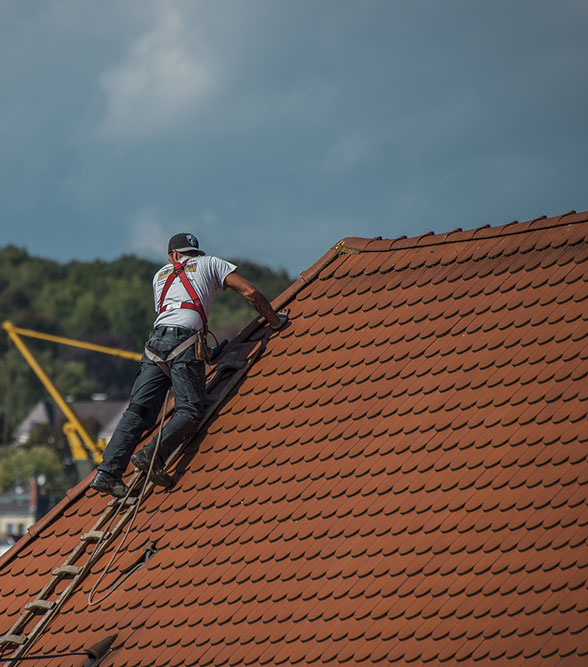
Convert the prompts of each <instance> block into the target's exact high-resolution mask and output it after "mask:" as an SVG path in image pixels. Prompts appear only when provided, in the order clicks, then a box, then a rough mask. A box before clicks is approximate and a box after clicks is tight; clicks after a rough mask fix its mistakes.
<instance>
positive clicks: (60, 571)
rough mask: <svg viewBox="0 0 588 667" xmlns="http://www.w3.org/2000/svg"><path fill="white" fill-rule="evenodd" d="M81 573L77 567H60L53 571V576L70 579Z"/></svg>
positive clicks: (80, 569)
mask: <svg viewBox="0 0 588 667" xmlns="http://www.w3.org/2000/svg"><path fill="white" fill-rule="evenodd" d="M81 571H82V568H81V567H78V566H77V565H62V566H61V567H58V568H57V569H55V570H53V576H55V577H59V576H62V577H63V576H65V575H67V576H70V577H75V576H76V574H79V573H80V572H81Z"/></svg>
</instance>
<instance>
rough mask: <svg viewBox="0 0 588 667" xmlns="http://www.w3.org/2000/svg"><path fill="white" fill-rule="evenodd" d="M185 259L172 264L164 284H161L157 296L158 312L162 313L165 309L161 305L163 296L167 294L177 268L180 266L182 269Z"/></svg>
mask: <svg viewBox="0 0 588 667" xmlns="http://www.w3.org/2000/svg"><path fill="white" fill-rule="evenodd" d="M187 261H188V260H186V261H185V262H183V263H182V264H179V263H178V264H174V268H173V269H172V270H171V271H170V272H169V275H168V277H167V279H166V281H165V285H164V286H163V289H162V290H161V296H160V297H159V312H160V313H162V312H163V310H165V308H164V306H163V302H164V301H165V297H166V296H167V293H168V292H169V288H170V287H171V285H172V283H173V281H174V280H175V279H176V278H177V277H178V271H179V268H180V267H182V270H183V266H184V264H185V263H186V262H187ZM162 308H163V310H162Z"/></svg>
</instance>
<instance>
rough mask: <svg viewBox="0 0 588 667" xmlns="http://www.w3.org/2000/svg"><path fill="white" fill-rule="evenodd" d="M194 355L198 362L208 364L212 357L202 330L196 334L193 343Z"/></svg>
mask: <svg viewBox="0 0 588 667" xmlns="http://www.w3.org/2000/svg"><path fill="white" fill-rule="evenodd" d="M194 354H195V355H196V359H198V361H206V362H208V361H210V359H211V357H212V350H211V349H210V348H209V347H208V344H207V341H206V334H205V333H204V331H203V330H202V329H200V331H199V332H198V338H196V343H194Z"/></svg>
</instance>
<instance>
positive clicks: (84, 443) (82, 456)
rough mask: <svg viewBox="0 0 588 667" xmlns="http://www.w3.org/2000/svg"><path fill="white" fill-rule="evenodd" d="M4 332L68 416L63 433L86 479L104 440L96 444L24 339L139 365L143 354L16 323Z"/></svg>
mask: <svg viewBox="0 0 588 667" xmlns="http://www.w3.org/2000/svg"><path fill="white" fill-rule="evenodd" d="M2 328H3V329H4V331H6V333H7V334H8V337H9V338H10V340H11V341H12V342H13V343H14V344H15V346H16V347H17V349H18V351H19V352H20V353H21V354H22V356H23V357H24V358H25V360H26V362H27V363H28V364H29V366H30V367H31V368H32V369H33V371H34V372H35V374H36V376H37V377H38V378H39V380H40V381H41V383H42V384H43V386H44V387H45V389H46V390H47V391H48V392H49V395H50V396H51V398H52V399H53V400H54V401H55V403H56V404H57V405H58V406H59V408H60V409H61V411H62V412H63V414H64V415H65V418H66V419H67V421H66V423H65V424H64V426H63V432H64V433H65V436H66V438H67V442H68V444H69V448H70V450H71V453H72V456H73V459H74V461H75V463H76V467H77V469H78V474H79V475H80V478H82V477H85V476H86V475H87V474H88V473H89V472H90V471H91V470H92V468H93V467H94V466H96V465H98V464H99V463H100V461H101V460H102V452H103V451H104V447H105V444H106V443H105V442H104V441H103V440H98V441H94V439H93V438H92V437H91V436H90V434H89V433H88V431H87V430H86V429H85V427H84V425H83V424H82V422H81V421H80V419H79V418H78V416H77V415H76V414H75V412H74V411H73V409H72V407H71V406H70V405H69V404H68V402H67V401H66V400H65V399H64V398H63V396H62V395H61V394H60V393H59V391H58V389H57V387H56V386H55V385H54V384H53V382H52V381H51V379H50V378H49V376H48V375H47V373H46V372H45V371H44V369H43V367H42V366H41V364H40V363H39V362H38V361H37V359H36V358H35V357H34V355H33V354H32V352H31V351H30V350H29V348H28V347H27V346H26V344H25V342H24V341H23V340H22V337H26V338H37V339H39V340H46V341H50V342H52V343H59V344H61V345H70V346H71V347H80V348H82V349H84V350H92V351H93V352H101V353H102V354H110V355H114V356H116V357H123V358H124V359H132V360H135V361H139V360H140V359H141V354H139V353H137V352H129V351H128V350H119V349H117V348H113V347H107V346H105V345H96V344H95V343H86V342H84V341H79V340H74V339H72V338H64V337H63V336H54V335H52V334H46V333H41V332H39V331H33V330H32V329H22V328H20V327H15V326H14V325H13V324H12V322H10V321H8V320H6V321H5V322H3V323H2Z"/></svg>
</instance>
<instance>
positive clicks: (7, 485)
mask: <svg viewBox="0 0 588 667" xmlns="http://www.w3.org/2000/svg"><path fill="white" fill-rule="evenodd" d="M41 474H42V475H45V477H46V478H47V481H46V483H45V487H46V488H47V490H48V491H49V493H50V494H52V495H54V496H55V497H58V498H59V497H62V496H63V495H64V493H65V491H66V490H67V489H68V487H69V486H71V479H70V478H69V477H68V475H67V473H66V471H65V469H64V466H63V464H62V462H61V461H60V458H59V455H58V453H57V452H55V451H54V450H53V449H52V448H51V447H49V446H47V445H35V446H33V447H22V446H16V445H12V446H6V447H3V452H2V460H1V461H0V493H5V492H6V491H8V490H9V489H11V488H12V487H13V486H14V485H15V484H17V483H19V484H23V485H26V484H27V483H28V480H29V479H30V478H31V477H33V476H34V477H36V476H38V475H41Z"/></svg>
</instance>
